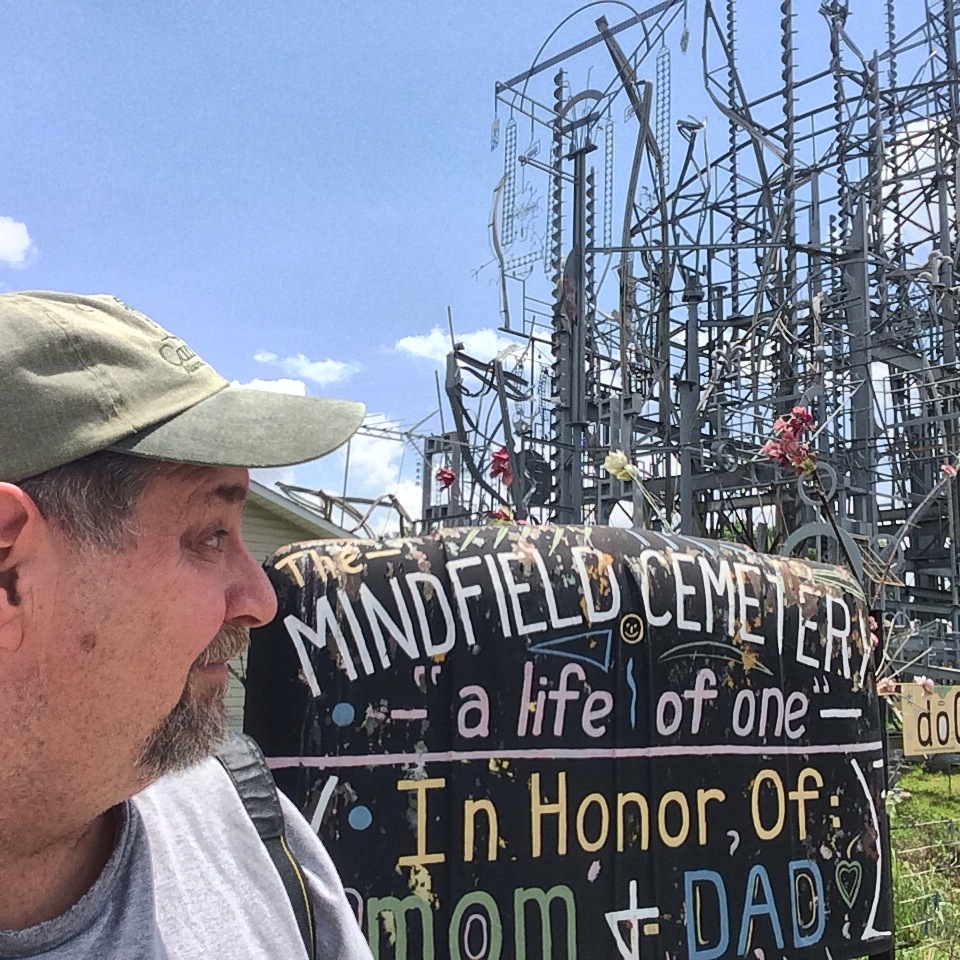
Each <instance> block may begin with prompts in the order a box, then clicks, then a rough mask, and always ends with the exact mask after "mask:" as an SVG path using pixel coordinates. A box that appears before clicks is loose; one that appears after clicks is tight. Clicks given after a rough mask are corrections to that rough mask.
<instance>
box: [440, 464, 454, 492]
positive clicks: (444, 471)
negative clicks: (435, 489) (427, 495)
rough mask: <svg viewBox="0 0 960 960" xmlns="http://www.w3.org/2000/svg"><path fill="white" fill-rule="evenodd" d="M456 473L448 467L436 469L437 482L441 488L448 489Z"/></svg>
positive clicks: (452, 483)
mask: <svg viewBox="0 0 960 960" xmlns="http://www.w3.org/2000/svg"><path fill="white" fill-rule="evenodd" d="M456 479H457V475H456V474H455V473H454V472H453V471H452V470H450V469H449V468H448V467H441V468H440V469H439V470H438V471H437V483H439V484H440V489H441V490H448V489H449V488H450V487H452V486H453V485H454V483H455V482H456Z"/></svg>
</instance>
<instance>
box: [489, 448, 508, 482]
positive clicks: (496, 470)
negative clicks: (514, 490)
mask: <svg viewBox="0 0 960 960" xmlns="http://www.w3.org/2000/svg"><path fill="white" fill-rule="evenodd" d="M490 476H491V478H492V479H494V480H496V479H497V477H499V478H500V479H501V480H502V481H503V482H504V483H505V484H506V485H507V486H508V487H509V486H512V485H513V471H512V470H511V469H510V454H509V453H508V452H507V448H506V447H501V448H500V449H499V450H497V452H496V453H494V455H493V458H492V459H491V461H490Z"/></svg>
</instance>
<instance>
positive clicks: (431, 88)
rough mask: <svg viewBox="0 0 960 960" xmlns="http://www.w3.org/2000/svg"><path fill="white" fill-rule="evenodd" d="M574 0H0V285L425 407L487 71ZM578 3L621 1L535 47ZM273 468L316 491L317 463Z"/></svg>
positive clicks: (479, 207) (313, 380)
mask: <svg viewBox="0 0 960 960" xmlns="http://www.w3.org/2000/svg"><path fill="white" fill-rule="evenodd" d="M754 2H755V3H757V4H758V7H757V10H758V12H759V11H760V10H761V6H760V0H754ZM692 6H695V7H697V8H698V9H699V7H700V4H699V3H694V4H692ZM747 6H748V5H747V4H745V3H742V4H741V16H742V19H743V20H744V21H746V20H748V19H749V20H750V21H751V22H748V23H745V24H744V30H745V31H748V32H750V31H761V32H762V31H763V30H765V29H769V28H774V29H775V26H774V25H775V24H776V14H777V6H778V5H777V4H776V3H774V2H773V0H763V3H762V10H763V14H762V16H759V17H758V18H757V21H756V22H752V20H753V18H747V17H745V16H743V9H744V8H746V7H747ZM797 6H798V9H799V8H800V7H801V6H803V4H802V3H798V5H797ZM806 6H808V7H809V8H810V13H811V15H814V14H815V8H816V6H817V4H816V3H812V2H811V3H809V4H807V5H806ZM901 6H903V4H901ZM918 6H919V3H918ZM877 8H878V10H879V8H880V4H879V2H877ZM573 9H575V5H573V4H569V5H568V4H560V3H557V2H556V0H525V2H523V3H516V2H505V0H484V2H483V3H480V4H470V5H460V4H452V3H450V2H449V0H448V2H446V3H442V2H437V0H424V2H418V3H415V4H414V3H408V4H395V3H394V4H387V3H383V2H372V3H366V4H346V3H331V2H319V0H318V2H294V0H279V2H270V3H267V2H265V0H256V2H245V3H237V2H230V3H227V2H218V0H205V2H202V3H197V2H189V3H188V2H182V0H163V2H161V3H158V4H152V5H143V4H137V3H132V4H131V3H127V2H121V0H99V2H98V0H85V2H83V3H80V2H51V0H32V2H31V3H29V4H27V3H7V4H3V5H0V31H2V33H3V36H4V41H5V42H4V48H5V50H4V56H3V57H2V58H0V90H2V91H3V95H2V97H0V142H2V143H3V145H4V148H3V158H2V167H0V217H2V218H6V219H0V285H2V287H3V288H4V289H24V288H34V289H36V288H53V289H66V290H76V291H82V292H109V293H115V294H117V295H118V296H120V297H121V298H123V299H124V300H126V301H127V302H129V303H131V304H133V305H134V306H136V307H138V308H139V309H141V310H143V311H144V312H146V313H148V314H149V315H151V316H152V317H154V318H155V319H156V320H158V321H159V322H161V323H163V324H165V325H167V326H169V327H171V328H172V329H174V330H175V331H176V332H177V333H178V334H180V335H182V336H183V337H184V338H185V339H186V340H187V341H188V342H189V343H190V344H191V346H193V348H194V349H195V350H197V352H199V353H200V354H201V355H202V356H204V357H205V358H206V359H208V360H209V361H210V362H212V363H213V364H214V366H216V367H217V368H218V369H219V370H220V371H221V372H222V373H224V375H226V376H228V377H230V378H232V379H236V380H238V381H240V382H244V383H248V382H250V381H253V380H256V379H260V380H273V381H277V380H289V381H299V382H300V383H301V384H303V385H304V387H303V388H305V389H306V390H307V391H309V392H310V393H315V394H320V395H330V396H339V397H347V398H351V399H358V400H362V401H364V402H365V403H366V404H367V405H368V408H369V409H370V410H371V411H373V412H376V413H382V414H385V415H386V416H387V417H390V418H396V419H399V420H401V421H403V422H405V423H408V424H409V423H412V422H414V421H416V420H419V419H420V418H421V417H423V416H425V415H426V414H428V413H429V412H430V411H431V410H432V409H434V407H435V406H436V394H435V387H434V370H435V369H437V365H436V363H435V361H433V360H431V359H428V358H426V357H424V356H418V355H417V354H418V353H419V354H431V353H435V352H437V343H438V335H437V334H434V335H433V336H432V338H431V336H430V335H431V331H432V330H433V328H435V327H440V328H441V329H443V330H445V329H446V308H447V305H448V304H449V305H450V306H451V307H452V310H453V315H454V319H455V322H456V326H457V330H458V333H459V334H461V336H462V335H465V334H476V332H477V331H483V330H484V329H486V331H487V332H486V333H482V332H481V333H480V334H479V339H476V338H471V340H470V345H471V346H473V347H475V348H476V352H477V353H483V352H485V351H487V354H488V356H489V355H491V354H492V351H493V350H494V349H495V344H496V338H495V337H494V334H493V333H492V332H491V331H492V329H493V328H495V327H496V326H497V324H498V323H499V317H498V301H497V291H496V287H495V286H494V285H493V282H492V281H493V279H494V275H493V273H492V271H490V270H489V269H488V270H486V271H484V272H483V273H482V274H480V276H479V277H476V276H475V271H476V270H477V268H479V267H480V266H482V265H483V264H485V263H488V262H489V261H490V259H491V253H490V246H489V242H488V238H487V220H488V217H489V211H490V204H491V193H492V190H493V188H494V186H495V185H496V182H497V179H498V177H499V173H500V165H501V163H502V160H501V157H500V155H499V154H498V153H493V154H492V153H491V152H490V126H491V122H492V120H493V118H494V95H493V94H494V82H495V81H496V80H497V79H506V78H508V77H510V76H512V75H514V74H516V73H519V72H520V71H522V70H523V69H525V67H526V66H528V65H529V63H530V61H531V59H532V57H533V55H534V54H535V53H536V50H537V48H538V47H539V46H540V44H541V42H542V41H543V40H544V39H545V38H546V36H547V34H548V33H549V32H550V30H551V29H552V28H553V27H554V26H556V25H557V23H558V22H559V21H560V20H561V19H562V18H563V17H564V16H565V15H566V14H567V13H569V12H571V11H572V10H573ZM600 13H605V14H606V15H607V16H608V18H609V19H610V21H611V23H616V22H618V21H619V20H621V19H624V17H625V16H627V15H628V13H629V11H627V10H626V9H625V8H624V5H616V4H613V3H609V4H604V5H603V7H600V6H595V7H594V8H592V9H591V10H589V11H587V12H586V13H585V14H584V15H583V16H582V17H581V18H580V20H579V21H578V22H576V23H574V24H571V25H570V27H569V28H566V29H565V31H564V32H562V33H561V34H560V35H559V36H558V38H557V40H556V42H555V43H554V45H553V46H552V47H551V50H552V51H554V52H555V51H556V50H558V49H561V48H563V47H565V46H568V45H569V44H570V43H573V42H575V41H577V40H579V39H582V38H583V37H584V36H587V35H588V34H589V33H590V32H591V30H592V22H593V19H594V18H595V17H596V16H598V15H599V14H600ZM691 16H692V17H693V16H694V15H693V14H691ZM696 17H699V13H697V14H696ZM818 19H819V18H818ZM691 29H692V31H693V30H694V25H693V24H692V23H691ZM773 36H774V37H776V34H775V33H774V34H773ZM692 46H693V44H691V47H692ZM691 54H693V50H691ZM685 64H686V61H682V62H681V61H675V67H674V69H675V71H677V70H678V67H681V66H682V65H685ZM689 67H690V68H692V72H693V73H698V72H699V56H698V55H697V56H695V57H694V56H691V59H690V61H689ZM769 68H770V69H771V70H773V69H776V70H777V72H778V71H779V62H778V61H777V60H776V59H775V58H773V57H771V58H770V63H769ZM751 69H752V68H751ZM683 83H684V76H683V72H682V70H681V72H679V73H677V74H676V75H675V80H674V84H675V90H676V89H677V87H678V85H680V84H683ZM696 85H697V86H699V84H698V82H697V83H696ZM770 86H772V85H770ZM692 103H693V104H694V107H695V106H696V103H697V99H696V98H694V100H693V101H692ZM684 112H695V109H694V110H686V108H683V109H681V108H678V110H677V111H676V113H677V115H682V114H683V113H684ZM27 235H29V246H28V245H27ZM403 338H407V339H405V340H404V339H403ZM419 338H427V339H419ZM398 341H402V343H401V346H400V347H399V348H398V346H397V344H398ZM404 345H405V346H406V349H403V347H404ZM294 388H296V386H295V387H294ZM428 426H429V425H428ZM354 453H355V456H354V459H353V464H354V467H353V471H352V474H351V488H352V489H353V490H354V491H355V492H358V493H363V494H375V493H379V492H384V491H389V492H393V489H395V488H396V485H397V483H398V482H400V483H401V484H402V485H403V488H404V493H405V495H406V496H407V497H408V499H409V498H411V497H412V496H414V495H415V490H414V489H413V481H414V472H415V466H416V464H415V461H416V456H415V454H414V453H413V452H412V451H409V450H408V451H407V453H406V456H404V455H403V453H402V451H401V450H400V449H399V448H391V447H389V446H388V445H385V444H384V443H382V442H380V441H367V442H365V443H363V444H360V445H358V447H357V448H356V449H355V451H354ZM401 461H402V464H403V471H402V475H401V474H400V472H399V471H400V466H401ZM290 477H291V475H290V474H287V478H288V479H289V478H290ZM295 479H296V481H297V482H300V483H304V484H307V485H314V484H316V485H324V486H328V487H334V486H339V485H340V484H341V483H342V464H341V463H339V462H338V461H337V460H336V459H334V458H331V459H330V462H329V463H326V464H319V465H318V464H314V465H310V466H307V467H302V468H299V469H298V470H297V472H296V474H295Z"/></svg>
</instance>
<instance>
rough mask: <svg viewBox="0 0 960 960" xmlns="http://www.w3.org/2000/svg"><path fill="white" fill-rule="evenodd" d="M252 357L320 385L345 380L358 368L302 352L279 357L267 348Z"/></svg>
mask: <svg viewBox="0 0 960 960" xmlns="http://www.w3.org/2000/svg"><path fill="white" fill-rule="evenodd" d="M253 359H254V360H256V361H257V363H265V364H272V365H274V366H278V367H280V369H281V370H283V372H284V373H287V374H289V375H290V376H291V377H303V378H304V379H305V380H311V381H313V383H318V384H319V385H320V386H321V387H325V386H327V385H328V384H331V383H340V382H342V381H343V380H347V379H349V378H350V377H352V376H353V375H354V374H355V373H356V372H357V371H358V370H359V369H360V368H359V367H358V366H357V365H356V364H354V363H344V362H343V361H342V360H311V359H310V358H309V357H306V356H304V355H303V354H302V353H298V354H297V355H296V356H295V357H282V358H281V357H278V356H277V354H275V353H271V352H270V351H268V350H261V351H259V352H258V353H255V354H254V355H253Z"/></svg>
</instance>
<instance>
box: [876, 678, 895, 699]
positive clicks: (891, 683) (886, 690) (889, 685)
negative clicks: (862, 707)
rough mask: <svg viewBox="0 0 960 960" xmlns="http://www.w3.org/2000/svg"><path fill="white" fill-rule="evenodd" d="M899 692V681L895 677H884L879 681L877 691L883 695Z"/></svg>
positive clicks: (887, 695)
mask: <svg viewBox="0 0 960 960" xmlns="http://www.w3.org/2000/svg"><path fill="white" fill-rule="evenodd" d="M896 692H897V681H896V680H894V679H893V677H884V678H883V679H882V680H878V681H877V693H878V694H879V695H880V696H881V697H889V696H890V695H891V694H894V693H896Z"/></svg>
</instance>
